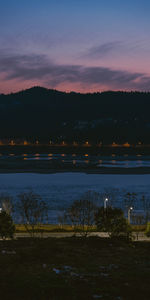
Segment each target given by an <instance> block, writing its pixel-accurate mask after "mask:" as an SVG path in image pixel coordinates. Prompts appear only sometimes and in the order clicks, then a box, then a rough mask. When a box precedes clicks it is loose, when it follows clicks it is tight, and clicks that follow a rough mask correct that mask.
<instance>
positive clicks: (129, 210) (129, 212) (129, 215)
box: [128, 206, 133, 224]
mask: <svg viewBox="0 0 150 300" xmlns="http://www.w3.org/2000/svg"><path fill="white" fill-rule="evenodd" d="M132 210H133V207H132V206H130V207H129V208H128V223H129V224H130V217H131V211H132Z"/></svg>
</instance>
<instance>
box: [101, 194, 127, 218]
mask: <svg viewBox="0 0 150 300" xmlns="http://www.w3.org/2000/svg"><path fill="white" fill-rule="evenodd" d="M107 202H108V198H105V199H104V210H105V209H106V208H107ZM132 210H133V207H132V206H130V207H129V208H128V223H129V224H130V219H131V211H132Z"/></svg>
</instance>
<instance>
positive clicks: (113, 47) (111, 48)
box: [84, 41, 123, 58]
mask: <svg viewBox="0 0 150 300" xmlns="http://www.w3.org/2000/svg"><path fill="white" fill-rule="evenodd" d="M122 47H123V44H122V42H120V41H114V42H108V43H104V44H102V45H99V46H95V47H92V48H90V49H89V50H88V51H87V52H86V53H84V56H85V57H90V58H102V57H105V56H107V55H108V54H112V53H115V52H117V51H120V49H121V48H122Z"/></svg>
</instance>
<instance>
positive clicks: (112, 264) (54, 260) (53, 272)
mask: <svg viewBox="0 0 150 300" xmlns="http://www.w3.org/2000/svg"><path fill="white" fill-rule="evenodd" d="M149 253H150V243H147V242H137V243H130V244H127V243H124V242H119V241H111V240H110V239H100V238H96V237H91V238H88V239H86V240H84V239H81V238H64V239H63V238H62V239H55V238H48V239H27V238H26V239H18V240H14V241H0V269H1V270H2V271H1V272H0V288H1V290H0V294H1V299H5V300H7V299H15V300H20V299H21V300H24V299H25V300H27V299H28V300H34V299H35V300H42V299H43V300H45V299H46V300H55V299H57V300H72V299H74V300H75V299H78V300H79V299H82V300H84V299H85V300H88V299H125V300H126V299H127V300H130V299H132V300H133V299H140V300H141V299H144V300H146V299H149V298H150V285H149V277H150V258H149Z"/></svg>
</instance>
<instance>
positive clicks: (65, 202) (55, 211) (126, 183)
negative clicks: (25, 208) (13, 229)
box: [0, 173, 150, 223]
mask: <svg viewBox="0 0 150 300" xmlns="http://www.w3.org/2000/svg"><path fill="white" fill-rule="evenodd" d="M30 190H33V192H35V193H38V194H40V195H41V196H42V197H43V199H44V200H45V201H46V202H47V203H48V206H49V222H50V223H57V217H58V215H59V214H61V213H62V212H63V211H64V210H65V209H66V208H67V207H68V206H70V204H71V203H72V202H73V201H74V200H75V199H79V198H80V196H82V195H83V194H84V193H85V192H87V191H89V190H90V191H95V192H99V193H106V194H109V192H110V191H111V192H112V190H113V192H114V193H115V198H114V200H113V205H114V206H119V207H122V208H123V209H124V204H123V203H124V202H123V199H124V194H125V193H126V192H136V193H137V194H138V198H137V199H136V201H135V202H134V203H133V206H134V211H136V210H141V209H142V207H141V202H140V198H141V196H142V195H143V194H145V195H146V196H147V197H148V199H150V175H107V174H84V173H56V174H34V173H21V174H18V173H17V174H0V192H1V193H3V194H6V193H7V194H9V195H11V196H13V198H14V200H16V199H17V195H18V194H20V193H23V192H28V191H30ZM99 201H100V202H99V204H101V205H103V199H102V197H101V198H100V199H99ZM16 221H17V222H19V221H20V220H19V217H16Z"/></svg>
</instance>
